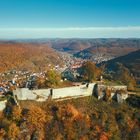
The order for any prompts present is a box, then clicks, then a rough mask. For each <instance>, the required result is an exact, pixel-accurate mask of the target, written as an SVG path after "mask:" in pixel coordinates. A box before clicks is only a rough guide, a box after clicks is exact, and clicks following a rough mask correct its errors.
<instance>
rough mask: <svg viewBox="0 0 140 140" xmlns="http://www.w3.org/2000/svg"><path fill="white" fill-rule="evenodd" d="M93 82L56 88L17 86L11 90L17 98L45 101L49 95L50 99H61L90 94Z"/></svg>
mask: <svg viewBox="0 0 140 140" xmlns="http://www.w3.org/2000/svg"><path fill="white" fill-rule="evenodd" d="M94 85H95V84H94V83H92V84H89V86H88V87H86V85H81V86H73V87H66V88H58V89H52V90H51V89H39V90H29V89H27V88H21V89H20V88H19V89H16V90H14V91H13V94H14V96H15V98H17V99H18V100H36V101H45V100H47V99H48V98H49V96H50V95H51V94H52V95H51V98H52V99H61V98H68V97H71V98H72V97H79V96H90V95H92V93H93V89H94Z"/></svg>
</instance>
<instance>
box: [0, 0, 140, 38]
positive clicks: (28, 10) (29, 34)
mask: <svg viewBox="0 0 140 140" xmlns="http://www.w3.org/2000/svg"><path fill="white" fill-rule="evenodd" d="M139 15H140V0H0V38H1V39H7V38H8V39H9V38H56V37H58V38H75V37H76V38H135V37H136V38H139V37H140V16H139Z"/></svg>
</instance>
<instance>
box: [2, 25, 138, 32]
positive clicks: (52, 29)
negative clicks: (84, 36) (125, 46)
mask: <svg viewBox="0 0 140 140" xmlns="http://www.w3.org/2000/svg"><path fill="white" fill-rule="evenodd" d="M135 30H140V26H124V27H123V26H122V27H121V26H120V27H66V28H0V31H28V32H30V31H31V32H47V31H49V32H50V31H135Z"/></svg>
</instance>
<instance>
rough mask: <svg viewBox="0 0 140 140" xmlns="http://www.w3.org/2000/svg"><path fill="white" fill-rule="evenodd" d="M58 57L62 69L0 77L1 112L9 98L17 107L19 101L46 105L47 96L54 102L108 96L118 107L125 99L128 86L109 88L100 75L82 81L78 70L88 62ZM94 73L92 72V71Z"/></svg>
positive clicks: (11, 72)
mask: <svg viewBox="0 0 140 140" xmlns="http://www.w3.org/2000/svg"><path fill="white" fill-rule="evenodd" d="M61 57H62V60H63V62H64V66H63V67H61V66H59V65H55V66H52V65H51V64H48V70H47V71H40V72H35V71H29V70H26V69H24V70H18V71H17V70H10V71H8V72H4V73H0V77H1V79H0V98H1V101H0V104H1V110H3V109H4V108H5V106H6V103H7V95H11V96H12V98H13V99H14V100H15V102H16V103H18V100H35V101H47V100H48V99H50V96H51V99H55V100H67V99H71V98H80V97H85V96H95V97H97V99H102V98H104V97H106V95H107V94H110V95H107V96H110V97H109V98H110V99H114V100H116V101H118V102H120V103H121V102H123V100H125V99H127V98H128V91H127V86H125V85H117V84H116V85H108V84H107V83H106V82H105V81H104V79H103V76H102V74H101V73H99V74H98V76H97V77H96V78H95V79H94V81H92V82H91V81H88V80H82V75H81V73H80V68H81V67H82V65H83V64H84V63H86V62H88V61H89V60H85V59H81V58H76V57H73V56H72V55H68V54H67V55H66V54H63V53H61ZM49 72H52V73H50V75H49V76H52V77H53V76H54V79H48V76H47V73H49ZM93 73H95V72H94V71H93ZM51 74H52V75H51ZM55 76H56V77H55ZM52 77H49V78H52ZM43 80H46V81H47V80H48V83H49V82H50V81H51V80H52V81H53V80H54V81H53V82H52V83H51V82H50V84H49V85H47V84H46V85H44V83H45V82H46V81H43ZM49 80H50V81H49ZM55 80H56V81H55ZM55 82H56V83H57V84H56V83H55ZM41 84H42V85H41ZM109 92H110V93H109Z"/></svg>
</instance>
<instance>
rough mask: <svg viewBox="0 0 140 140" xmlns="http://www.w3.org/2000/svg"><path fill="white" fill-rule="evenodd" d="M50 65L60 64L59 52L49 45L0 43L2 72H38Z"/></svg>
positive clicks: (0, 66) (0, 69)
mask: <svg viewBox="0 0 140 140" xmlns="http://www.w3.org/2000/svg"><path fill="white" fill-rule="evenodd" d="M49 64H53V65H56V64H60V65H62V60H61V58H60V55H59V54H58V52H56V51H55V50H54V49H52V48H50V47H49V45H47V44H38V43H25V42H21V43H17V42H12V41H11V42H7V41H6V42H2V41H1V42H0V71H1V72H2V71H6V70H11V69H17V70H18V69H19V70H21V69H28V70H29V69H30V70H38V69H42V68H45V67H47V66H48V65H49Z"/></svg>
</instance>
